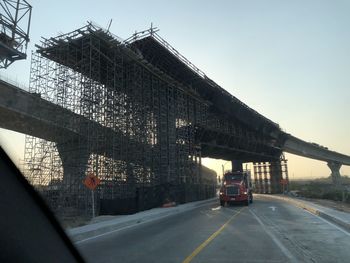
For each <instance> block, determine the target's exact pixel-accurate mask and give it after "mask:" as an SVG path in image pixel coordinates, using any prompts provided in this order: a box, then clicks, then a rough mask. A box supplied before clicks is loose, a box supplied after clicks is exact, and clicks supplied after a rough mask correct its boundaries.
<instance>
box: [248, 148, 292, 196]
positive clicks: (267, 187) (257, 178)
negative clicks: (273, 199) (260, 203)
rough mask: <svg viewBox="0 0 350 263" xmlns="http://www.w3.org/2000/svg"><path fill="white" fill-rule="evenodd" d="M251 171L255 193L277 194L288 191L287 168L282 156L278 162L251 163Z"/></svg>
mask: <svg viewBox="0 0 350 263" xmlns="http://www.w3.org/2000/svg"><path fill="white" fill-rule="evenodd" d="M253 169H254V186H255V189H254V192H255V193H259V194H278V193H282V192H283V191H285V190H288V187H289V178H288V167H287V160H286V158H285V157H284V154H282V155H281V157H280V160H279V161H271V162H256V163H253Z"/></svg>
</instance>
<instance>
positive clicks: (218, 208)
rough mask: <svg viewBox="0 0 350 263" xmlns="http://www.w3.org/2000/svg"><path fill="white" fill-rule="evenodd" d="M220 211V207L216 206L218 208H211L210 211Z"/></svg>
mask: <svg viewBox="0 0 350 263" xmlns="http://www.w3.org/2000/svg"><path fill="white" fill-rule="evenodd" d="M220 209H221V205H220V206H218V207H213V208H212V209H211V210H212V211H215V210H220Z"/></svg>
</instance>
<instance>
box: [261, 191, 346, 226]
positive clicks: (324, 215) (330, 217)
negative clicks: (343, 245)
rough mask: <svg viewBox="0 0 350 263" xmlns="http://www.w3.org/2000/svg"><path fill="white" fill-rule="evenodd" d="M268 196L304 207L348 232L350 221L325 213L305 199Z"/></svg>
mask: <svg viewBox="0 0 350 263" xmlns="http://www.w3.org/2000/svg"><path fill="white" fill-rule="evenodd" d="M268 197H270V198H275V199H280V200H283V201H285V202H288V203H290V204H293V205H294V206H297V207H299V208H302V209H304V210H306V211H308V212H310V213H312V214H314V215H317V216H319V217H322V218H324V219H326V220H328V221H331V222H332V223H334V224H337V225H338V226H341V227H343V228H344V229H346V230H347V231H349V232H350V222H347V221H344V220H341V219H339V218H337V217H336V216H333V215H331V214H329V213H325V212H324V211H322V210H320V209H317V208H315V207H312V205H309V204H307V203H306V201H300V200H298V199H295V198H292V197H287V196H278V195H269V196H268Z"/></svg>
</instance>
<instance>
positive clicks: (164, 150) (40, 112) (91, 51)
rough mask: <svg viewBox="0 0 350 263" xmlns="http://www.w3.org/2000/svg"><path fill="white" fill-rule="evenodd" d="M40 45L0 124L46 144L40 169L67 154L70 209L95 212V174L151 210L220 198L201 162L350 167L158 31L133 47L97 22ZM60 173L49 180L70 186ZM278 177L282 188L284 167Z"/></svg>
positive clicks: (5, 99) (113, 191)
mask: <svg viewBox="0 0 350 263" xmlns="http://www.w3.org/2000/svg"><path fill="white" fill-rule="evenodd" d="M37 48H38V50H37V52H36V53H35V54H34V55H33V58H32V74H31V79H30V88H29V90H30V92H25V91H23V90H20V89H19V88H17V87H15V86H13V85H10V84H8V83H6V82H4V81H1V82H0V125H1V126H0V127H2V128H5V129H11V130H15V131H17V132H21V133H25V134H28V135H31V136H34V137H37V138H41V139H44V140H36V139H28V140H26V154H27V153H28V155H27V161H30V158H34V159H35V160H36V162H37V163H38V164H39V168H40V161H41V160H42V159H43V158H46V155H47V156H49V157H48V158H49V159H50V158H51V159H50V160H49V161H50V164H53V166H54V167H57V166H59V165H60V161H59V160H58V159H57V158H56V157H57V155H56V153H57V152H58V155H59V157H60V159H61V162H62V166H63V175H62V177H63V184H66V185H67V189H68V188H69V189H70V190H71V192H72V199H71V201H69V202H68V205H72V204H73V201H74V202H75V203H79V202H80V204H82V205H83V206H85V208H86V205H88V206H90V207H91V204H89V201H88V200H90V199H87V196H88V192H87V191H86V189H85V190H84V189H83V186H82V184H81V181H82V178H83V177H84V176H85V175H86V173H87V172H88V173H93V174H96V175H98V176H99V177H100V178H101V179H102V181H103V183H104V185H103V187H100V191H99V195H100V196H101V199H102V198H104V199H108V200H114V199H116V198H130V205H133V204H134V203H138V205H140V203H142V204H141V207H142V209H144V208H147V207H148V208H149V207H150V206H151V207H152V206H156V205H159V202H160V200H162V199H165V198H169V196H171V197H172V198H174V199H176V198H178V199H179V200H178V201H180V202H182V201H184V202H185V201H191V200H197V199H200V198H206V197H208V196H209V195H212V194H214V191H212V189H211V188H212V185H213V181H211V182H209V181H206V180H205V178H203V177H202V175H201V172H200V166H201V157H212V158H220V159H226V160H231V161H232V162H233V163H234V164H235V165H236V166H235V167H234V169H242V163H243V162H254V163H260V162H261V163H264V162H266V163H271V164H272V163H275V164H276V165H277V166H278V165H279V164H280V157H281V154H282V152H283V151H286V152H290V153H294V154H297V155H301V156H304V157H309V158H313V159H318V160H322V161H325V162H327V163H328V165H329V167H330V168H331V170H332V175H333V178H335V182H337V179H336V178H338V177H339V168H340V165H349V158H350V157H348V156H345V155H342V154H339V153H336V152H333V151H329V150H326V149H324V148H321V147H317V146H316V145H314V144H312V143H307V142H304V141H302V140H300V139H298V138H295V137H293V136H291V135H289V134H286V133H284V132H283V131H282V130H281V129H280V127H279V125H278V124H276V123H275V122H273V121H271V120H269V119H268V118H266V117H264V116H262V115H261V114H260V113H258V112H256V111H255V110H253V109H252V108H250V107H249V106H247V105H246V104H244V103H243V102H241V101H240V100H239V99H237V98H236V97H234V96H232V95H231V94H229V93H228V92H227V91H226V90H224V89H223V88H221V87H220V86H219V85H217V84H216V83H215V82H214V81H212V80H211V79H210V78H208V77H207V76H206V75H205V74H204V73H203V72H202V71H200V70H199V69H198V68H196V67H195V66H194V65H193V64H192V63H191V62H189V61H188V60H187V59H186V58H184V57H183V56H182V55H181V54H179V53H178V52H177V51H176V50H175V49H174V48H173V47H171V46H170V45H169V44H168V43H167V42H166V41H165V40H163V39H162V38H160V37H159V36H158V34H156V32H154V31H153V29H150V30H146V31H143V32H140V33H135V34H134V35H133V36H132V37H131V38H130V39H128V40H126V41H123V40H121V39H119V38H118V37H115V36H114V35H112V34H111V33H110V32H108V31H106V30H103V29H101V28H99V27H96V26H94V25H92V24H88V25H87V26H85V27H83V28H80V29H77V30H75V31H72V32H70V33H67V34H63V35H60V36H58V37H55V38H49V39H43V41H42V44H41V46H37ZM50 142H55V143H56V145H55V147H52V144H50ZM92 155H94V156H92ZM271 167H272V166H270V168H271ZM42 168H43V167H42ZM271 169H272V168H271ZM271 169H270V170H271ZM36 170H37V171H39V170H40V169H36ZM55 173H59V169H58V170H57V171H53V172H52V171H51V174H50V176H51V177H48V178H49V179H50V178H58V181H60V180H62V178H61V176H58V177H57V176H56V175H55ZM274 173H275V174H274V175H273V176H274V177H275V183H276V184H279V179H281V178H282V176H281V170H280V168H279V169H277V170H276V169H275V170H274ZM33 176H34V175H33ZM45 176H46V175H45ZM55 176H56V177H55ZM271 176H272V174H271ZM73 178H77V179H76V180H75V182H74V183H72V179H73ZM49 181H53V180H52V179H50V180H49ZM72 184H74V185H73V186H72ZM210 187H211V188H210ZM72 189H73V190H72ZM210 189H211V190H210ZM275 190H276V192H278V191H280V190H281V187H280V185H279V187H277V188H275ZM184 196H185V197H184ZM183 197H184V199H181V198H183ZM54 198H55V199H54ZM79 198H81V201H79V200H80V199H79ZM53 199H54V200H56V199H57V198H56V197H53ZM134 199H136V201H135V200H134ZM76 200H78V201H76ZM61 205H62V204H61Z"/></svg>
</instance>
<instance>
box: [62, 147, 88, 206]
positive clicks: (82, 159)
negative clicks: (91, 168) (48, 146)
mask: <svg viewBox="0 0 350 263" xmlns="http://www.w3.org/2000/svg"><path fill="white" fill-rule="evenodd" d="M81 145H84V144H82V143H79V142H76V141H69V142H65V143H57V149H58V153H59V156H60V158H61V161H62V166H63V180H62V190H63V191H61V194H60V197H59V198H60V199H61V200H60V203H61V205H62V206H63V207H64V208H68V207H67V205H66V204H75V205H73V207H71V208H69V209H73V210H76V209H79V210H80V209H81V210H82V211H86V210H87V209H86V207H85V206H86V205H88V204H86V201H85V200H86V197H85V195H86V193H87V189H86V188H85V186H84V185H83V180H84V178H85V174H86V168H87V166H88V160H89V157H90V152H89V151H88V149H87V147H84V148H82V147H81ZM79 146H80V147H79ZM80 201H81V202H80ZM81 206H84V207H81ZM60 212H62V213H66V211H60ZM71 212H73V213H77V212H78V211H71Z"/></svg>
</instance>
